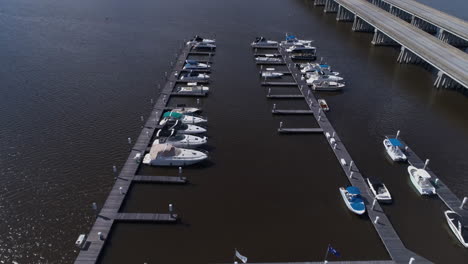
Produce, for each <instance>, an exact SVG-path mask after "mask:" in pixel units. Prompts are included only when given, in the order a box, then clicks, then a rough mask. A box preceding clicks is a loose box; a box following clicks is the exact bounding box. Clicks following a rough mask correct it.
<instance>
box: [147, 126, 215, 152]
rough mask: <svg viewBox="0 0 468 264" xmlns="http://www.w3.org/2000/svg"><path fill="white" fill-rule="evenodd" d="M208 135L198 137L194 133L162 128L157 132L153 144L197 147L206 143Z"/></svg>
mask: <svg viewBox="0 0 468 264" xmlns="http://www.w3.org/2000/svg"><path fill="white" fill-rule="evenodd" d="M206 142H207V137H197V136H193V135H186V134H179V133H177V131H175V130H174V129H171V130H165V129H160V130H159V131H158V132H157V133H156V139H155V140H154V142H153V144H164V143H167V144H171V145H173V146H174V147H185V148H196V147H199V146H201V145H204V144H206Z"/></svg>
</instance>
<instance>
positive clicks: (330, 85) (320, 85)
mask: <svg viewBox="0 0 468 264" xmlns="http://www.w3.org/2000/svg"><path fill="white" fill-rule="evenodd" d="M309 85H312V89H314V90H316V91H339V90H341V89H342V88H343V87H344V86H345V85H344V84H343V83H339V82H335V81H314V82H313V83H311V84H309Z"/></svg>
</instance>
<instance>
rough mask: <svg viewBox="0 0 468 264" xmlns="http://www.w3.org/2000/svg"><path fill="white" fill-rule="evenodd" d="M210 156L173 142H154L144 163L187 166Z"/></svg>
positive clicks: (144, 158)
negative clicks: (176, 145) (178, 145)
mask: <svg viewBox="0 0 468 264" xmlns="http://www.w3.org/2000/svg"><path fill="white" fill-rule="evenodd" d="M207 158H208V155H207V154H206V153H203V152H201V151H198V150H193V149H183V148H176V147H174V146H173V145H171V144H153V146H152V147H151V150H150V152H149V153H148V154H146V155H145V156H144V157H143V164H147V165H152V166H186V165H192V164H195V163H198V162H200V161H203V160H205V159H207Z"/></svg>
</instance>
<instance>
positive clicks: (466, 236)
mask: <svg viewBox="0 0 468 264" xmlns="http://www.w3.org/2000/svg"><path fill="white" fill-rule="evenodd" d="M444 214H445V218H446V219H447V223H448V225H449V227H450V229H451V230H452V232H453V234H454V235H455V236H456V237H457V238H458V240H459V241H460V243H461V244H462V245H463V246H464V247H465V248H468V222H467V220H466V219H463V217H462V216H461V215H459V214H457V213H456V212H454V211H450V210H448V211H445V213H444Z"/></svg>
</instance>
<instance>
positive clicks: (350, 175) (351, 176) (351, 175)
mask: <svg viewBox="0 0 468 264" xmlns="http://www.w3.org/2000/svg"><path fill="white" fill-rule="evenodd" d="M353 175H354V171H352V172H351V173H350V174H349V178H350V179H352V178H353Z"/></svg>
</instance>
